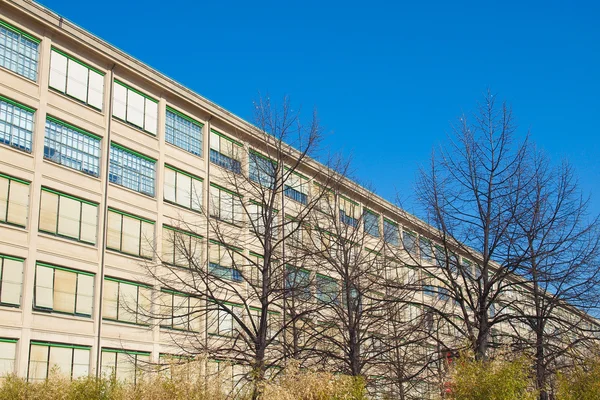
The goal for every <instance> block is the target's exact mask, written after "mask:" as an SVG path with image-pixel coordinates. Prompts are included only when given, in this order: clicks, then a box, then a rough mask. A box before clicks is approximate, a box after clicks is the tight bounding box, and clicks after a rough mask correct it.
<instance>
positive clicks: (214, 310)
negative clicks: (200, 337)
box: [206, 302, 244, 336]
mask: <svg viewBox="0 0 600 400" xmlns="http://www.w3.org/2000/svg"><path fill="white" fill-rule="evenodd" d="M225 307H227V308H228V309H229V310H230V311H227V310H226V308H225ZM243 311H244V309H243V308H242V306H241V305H239V304H233V303H227V302H224V303H223V306H219V305H218V304H216V303H213V304H212V305H211V306H210V308H209V310H208V313H207V317H206V323H207V329H208V333H209V334H210V335H218V336H232V335H233V334H234V332H237V331H239V326H238V324H237V323H236V322H235V319H234V318H233V314H235V315H236V317H237V318H240V319H241V318H242V317H243Z"/></svg>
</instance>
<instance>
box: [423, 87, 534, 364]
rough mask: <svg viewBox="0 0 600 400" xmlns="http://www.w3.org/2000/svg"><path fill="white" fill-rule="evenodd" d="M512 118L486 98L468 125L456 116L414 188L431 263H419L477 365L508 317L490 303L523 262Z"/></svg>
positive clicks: (522, 156)
mask: <svg viewBox="0 0 600 400" xmlns="http://www.w3.org/2000/svg"><path fill="white" fill-rule="evenodd" d="M515 130H516V129H515V126H514V124H513V120H512V112H511V110H510V108H509V107H508V106H507V105H506V104H501V105H497V104H496V99H495V97H494V96H493V95H492V94H491V93H488V94H487V96H486V97H485V99H484V101H483V103H482V104H481V105H480V107H479V110H478V112H477V113H476V114H475V115H474V121H473V122H471V120H470V119H469V118H467V117H466V116H462V117H461V118H460V120H459V124H458V125H457V126H454V127H453V133H454V136H453V139H452V140H451V141H450V143H449V145H448V146H445V147H443V148H441V149H440V150H439V151H438V152H436V153H434V155H433V156H432V159H431V164H430V166H429V168H428V169H422V170H421V174H420V179H419V181H418V184H417V191H418V196H419V199H420V201H421V203H422V205H423V208H424V211H425V213H426V216H427V219H428V221H429V222H430V223H431V225H432V226H433V227H434V228H436V231H432V232H430V233H429V235H430V236H431V239H432V240H433V243H432V245H431V246H432V247H431V248H430V249H427V250H426V251H427V252H428V253H429V254H431V255H432V256H431V257H430V258H432V259H433V260H434V262H432V263H430V264H426V263H419V265H420V267H421V268H423V269H424V271H426V272H427V273H429V274H430V275H431V276H434V277H437V281H438V282H439V285H440V286H441V287H443V288H444V290H447V291H448V297H449V298H451V299H452V302H453V303H454V304H453V308H452V310H453V311H452V314H450V316H452V315H453V314H457V315H458V316H460V318H461V320H462V321H464V323H463V324H461V325H457V324H456V323H455V322H454V321H453V320H452V318H449V316H448V313H446V312H443V313H438V315H439V316H440V317H441V318H444V319H445V320H446V321H447V322H448V323H449V324H453V325H454V326H455V328H456V329H457V331H458V332H459V333H460V332H462V333H464V335H465V337H466V339H467V340H468V343H469V346H470V347H471V348H472V349H473V351H474V353H475V354H476V356H477V357H478V358H480V359H483V358H486V357H487V354H488V348H489V346H490V336H491V334H492V330H493V329H494V328H497V327H498V325H499V324H501V323H502V322H503V320H505V318H506V316H504V315H501V314H498V313H495V312H494V311H495V310H494V302H495V301H496V300H497V298H498V297H499V296H500V292H501V290H502V289H503V288H504V282H505V281H506V280H507V279H508V278H509V277H511V276H513V275H514V273H515V272H516V270H517V268H518V266H519V265H520V264H521V261H522V258H523V257H524V255H523V254H522V253H519V252H517V251H516V249H515V246H514V243H515V242H516V241H517V240H518V239H519V238H520V237H521V236H522V232H520V231H519V230H518V229H517V222H518V221H519V219H520V218H521V215H520V214H519V213H522V212H523V209H522V207H518V206H517V205H518V204H521V202H522V199H521V197H522V196H523V195H524V193H525V189H526V187H527V185H528V184H529V182H528V181H527V178H528V176H527V175H526V174H525V173H524V168H525V163H526V157H527V149H528V142H527V141H526V140H525V141H522V142H518V141H517V140H516V135H515Z"/></svg>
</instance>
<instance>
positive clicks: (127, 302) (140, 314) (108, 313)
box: [102, 277, 152, 325]
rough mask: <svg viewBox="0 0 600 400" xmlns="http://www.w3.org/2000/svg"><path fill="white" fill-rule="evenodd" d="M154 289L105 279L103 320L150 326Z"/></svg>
mask: <svg viewBox="0 0 600 400" xmlns="http://www.w3.org/2000/svg"><path fill="white" fill-rule="evenodd" d="M151 295H152V289H151V288H150V287H149V286H146V285H143V284H140V283H136V282H130V281H124V280H121V279H116V278H109V277H106V278H104V296H103V299H102V319H106V320H113V321H119V322H127V323H130V324H137V325H148V324H149V321H150V306H151V300H152V299H151Z"/></svg>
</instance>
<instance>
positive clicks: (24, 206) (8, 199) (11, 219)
mask: <svg viewBox="0 0 600 400" xmlns="http://www.w3.org/2000/svg"><path fill="white" fill-rule="evenodd" d="M28 214H29V182H26V181H23V180H21V179H17V178H13V177H12V176H8V175H3V174H0V222H5V223H8V224H11V225H17V226H21V227H23V228H24V227H26V226H27V216H28Z"/></svg>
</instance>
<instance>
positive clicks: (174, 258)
mask: <svg viewBox="0 0 600 400" xmlns="http://www.w3.org/2000/svg"><path fill="white" fill-rule="evenodd" d="M161 261H162V262H163V263H165V264H168V265H175V266H177V267H182V268H194V267H196V268H201V266H202V265H203V261H204V237H203V236H202V235H197V234H195V233H192V232H188V231H184V230H181V229H177V228H174V227H172V226H169V225H164V224H163V230H162V260H161Z"/></svg>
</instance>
